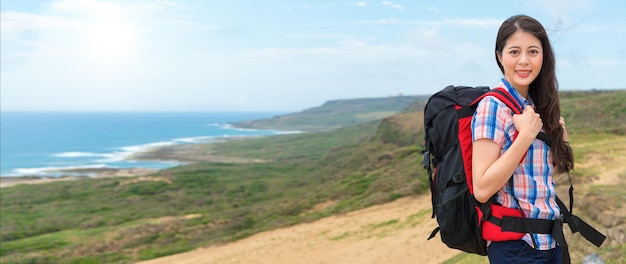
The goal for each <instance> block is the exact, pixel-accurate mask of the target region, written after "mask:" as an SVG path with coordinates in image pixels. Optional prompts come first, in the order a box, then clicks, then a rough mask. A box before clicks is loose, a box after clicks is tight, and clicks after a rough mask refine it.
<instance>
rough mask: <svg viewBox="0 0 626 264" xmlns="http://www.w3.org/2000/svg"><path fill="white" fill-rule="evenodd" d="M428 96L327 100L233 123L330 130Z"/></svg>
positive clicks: (384, 114)
mask: <svg viewBox="0 0 626 264" xmlns="http://www.w3.org/2000/svg"><path fill="white" fill-rule="evenodd" d="M427 99H428V96H389V97H381V98H358V99H344V100H331V101H327V102H325V103H324V104H322V105H321V106H318V107H313V108H309V109H305V110H303V111H301V112H297V113H291V114H286V115H281V116H275V117H272V118H267V119H259V120H250V121H245V122H238V123H233V125H234V126H236V127H241V128H253V129H278V130H301V131H328V130H333V129H337V128H340V127H345V126H350V125H355V124H359V123H363V122H369V121H376V120H380V119H382V118H385V117H388V116H391V115H394V114H396V113H398V112H401V111H403V110H405V109H406V108H407V107H408V106H409V105H411V104H413V103H414V102H416V101H417V102H425V101H426V100H427Z"/></svg>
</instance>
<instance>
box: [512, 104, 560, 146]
mask: <svg viewBox="0 0 626 264" xmlns="http://www.w3.org/2000/svg"><path fill="white" fill-rule="evenodd" d="M563 124H565V123H563ZM513 125H515V129H517V131H518V132H519V135H518V137H522V138H526V139H530V140H531V141H532V140H534V139H535V137H537V134H539V132H540V131H541V128H542V127H543V122H542V121H541V117H540V116H539V114H537V113H535V110H534V109H533V108H532V107H531V106H526V108H524V112H523V113H522V114H520V115H513Z"/></svg>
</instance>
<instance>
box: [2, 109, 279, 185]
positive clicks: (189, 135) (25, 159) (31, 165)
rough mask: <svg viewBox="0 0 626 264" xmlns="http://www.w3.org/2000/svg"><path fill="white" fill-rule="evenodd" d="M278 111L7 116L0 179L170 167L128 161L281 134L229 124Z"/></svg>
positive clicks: (42, 113) (59, 113) (169, 165)
mask: <svg viewBox="0 0 626 264" xmlns="http://www.w3.org/2000/svg"><path fill="white" fill-rule="evenodd" d="M278 114H279V113H180V112H141V113H138V112H128V113H124V112H106V113H105V112H2V113H0V140H1V141H0V176H2V177H7V176H22V175H37V176H51V177H54V176H58V175H59V173H58V172H54V171H55V170H57V171H58V170H60V169H74V168H131V167H133V168H134V167H140V168H157V169H161V168H167V167H171V166H174V165H177V164H175V163H172V162H143V161H131V160H127V157H129V156H130V155H132V154H134V153H136V152H139V151H145V150H146V149H149V148H152V147H158V146H167V145H175V144H193V143H203V142H211V141H214V140H215V139H216V138H219V137H232V136H258V135H273V134H277V133H282V132H279V131H269V130H245V129H236V128H233V127H232V126H230V125H228V123H232V122H238V121H245V120H255V119H261V118H268V117H272V116H275V115H278Z"/></svg>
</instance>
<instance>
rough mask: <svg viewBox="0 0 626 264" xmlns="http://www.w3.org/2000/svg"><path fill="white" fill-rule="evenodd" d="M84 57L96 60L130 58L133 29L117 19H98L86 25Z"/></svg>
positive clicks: (113, 60)
mask: <svg viewBox="0 0 626 264" xmlns="http://www.w3.org/2000/svg"><path fill="white" fill-rule="evenodd" d="M86 30H87V33H86V35H85V37H86V44H85V47H84V48H85V50H84V51H85V53H86V57H87V58H89V59H92V60H94V61H97V62H110V63H116V62H124V61H127V60H128V59H131V58H132V55H133V52H134V48H133V46H134V45H135V34H136V33H135V30H134V29H133V27H132V25H131V24H130V23H128V22H126V21H123V20H119V19H117V20H116V19H109V20H99V21H94V22H92V23H90V24H88V25H87V27H86Z"/></svg>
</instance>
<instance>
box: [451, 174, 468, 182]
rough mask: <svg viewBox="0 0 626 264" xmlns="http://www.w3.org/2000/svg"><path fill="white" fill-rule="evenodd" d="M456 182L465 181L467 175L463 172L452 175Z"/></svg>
mask: <svg viewBox="0 0 626 264" xmlns="http://www.w3.org/2000/svg"><path fill="white" fill-rule="evenodd" d="M452 180H453V181H454V183H462V182H465V175H464V174H463V173H457V174H455V175H454V177H452Z"/></svg>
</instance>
